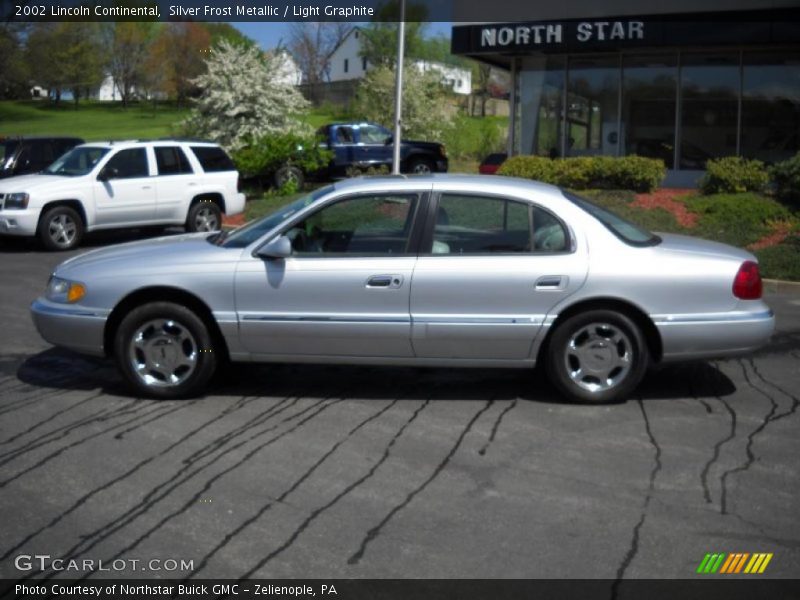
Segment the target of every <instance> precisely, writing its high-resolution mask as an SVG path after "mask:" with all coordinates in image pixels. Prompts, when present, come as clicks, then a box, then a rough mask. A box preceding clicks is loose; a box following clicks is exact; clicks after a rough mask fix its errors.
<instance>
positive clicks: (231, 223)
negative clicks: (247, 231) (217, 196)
mask: <svg viewBox="0 0 800 600" xmlns="http://www.w3.org/2000/svg"><path fill="white" fill-rule="evenodd" d="M222 224H223V225H225V226H228V227H239V226H240V225H244V224H245V220H244V213H239V214H238V215H232V216H230V217H229V216H228V215H222Z"/></svg>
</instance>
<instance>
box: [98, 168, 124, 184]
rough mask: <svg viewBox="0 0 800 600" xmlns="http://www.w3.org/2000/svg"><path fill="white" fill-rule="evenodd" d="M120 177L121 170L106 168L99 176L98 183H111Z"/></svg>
mask: <svg viewBox="0 0 800 600" xmlns="http://www.w3.org/2000/svg"><path fill="white" fill-rule="evenodd" d="M117 177H119V170H118V169H115V168H114V167H104V168H103V170H102V171H100V174H99V175H98V176H97V181H110V180H111V179H116V178H117Z"/></svg>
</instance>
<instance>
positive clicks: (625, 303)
mask: <svg viewBox="0 0 800 600" xmlns="http://www.w3.org/2000/svg"><path fill="white" fill-rule="evenodd" d="M761 287H762V286H761V278H760V275H759V272H758V265H757V264H756V262H755V258H754V257H753V256H752V255H751V254H749V253H748V252H746V251H744V250H739V249H737V248H732V247H730V246H725V245H723V244H718V243H714V242H708V241H704V240H699V239H693V238H689V237H684V236H679V235H667V234H663V235H662V234H659V235H656V234H653V233H650V232H648V231H645V230H643V229H641V228H639V227H637V226H635V225H633V224H631V223H629V222H627V221H625V220H624V219H621V218H620V217H618V216H616V215H614V214H612V213H611V212H609V211H607V210H605V209H603V208H600V207H598V206H596V205H594V204H592V203H590V202H589V201H587V200H584V199H582V198H580V197H578V196H575V195H573V194H572V193H570V192H567V191H564V190H561V189H558V188H556V187H552V186H549V185H544V184H538V183H534V182H530V181H523V180H516V179H511V178H498V177H481V176H447V175H444V176H425V177H384V178H375V179H372V178H367V179H357V180H350V181H345V182H341V183H337V184H335V185H332V186H329V187H325V188H322V189H319V190H317V191H315V192H314V193H312V194H310V195H308V196H306V197H303V198H301V199H299V200H297V201H295V202H294V203H292V204H290V205H288V206H286V207H284V208H282V209H281V210H279V211H277V212H275V213H274V214H272V215H270V216H268V217H265V218H263V219H260V220H258V221H254V222H252V223H249V224H248V225H245V226H244V227H241V228H240V229H237V230H235V231H233V232H231V233H220V232H216V233H196V234H190V235H181V236H177V237H164V238H159V239H153V240H146V241H139V242H134V243H130V244H124V245H120V246H113V247H108V248H103V249H100V250H94V251H92V252H88V253H86V254H83V255H81V256H78V257H76V258H72V259H70V260H67V261H66V262H64V263H62V264H61V265H60V266H58V267H57V268H56V270H55V272H54V273H53V275H52V277H51V278H50V282H49V283H48V285H47V291H46V294H45V295H44V297H42V298H39V299H38V300H36V301H35V302H34V303H33V305H32V307H31V311H32V313H33V319H34V321H35V323H36V326H37V328H38V330H39V332H40V333H41V335H42V336H43V337H44V338H45V339H46V340H47V341H49V342H51V343H53V344H56V345H58V346H64V347H66V348H71V349H73V350H76V351H78V352H84V353H88V354H94V355H98V356H103V355H107V356H113V357H114V358H115V360H116V362H117V364H118V366H119V368H120V370H121V371H122V373H123V374H124V376H125V377H126V378H127V379H128V381H130V383H131V384H132V385H133V387H134V388H135V389H136V391H137V393H140V394H145V395H149V396H153V397H158V398H175V397H186V396H191V395H194V394H198V393H200V392H201V391H202V390H203V388H204V386H205V385H206V384H207V382H208V381H209V379H210V378H211V376H212V374H213V373H214V371H215V370H216V369H217V367H218V366H220V365H221V364H223V363H225V362H226V361H227V360H233V361H252V362H311V363H352V364H377V365H416V366H446V367H521V368H529V367H532V366H534V365H535V364H536V363H537V362H540V361H541V362H543V363H544V365H545V367H546V370H547V373H548V374H549V377H550V378H551V380H552V382H553V384H554V385H555V386H556V387H557V388H558V389H559V390H560V391H561V392H562V393H563V394H564V395H565V396H567V397H569V398H571V399H573V400H577V401H582V402H596V403H600V402H609V401H613V400H619V399H624V398H625V397H626V396H628V395H629V394H630V393H631V392H632V391H633V390H634V388H635V387H636V386H637V384H638V383H639V382H640V380H641V379H642V376H643V375H644V373H645V371H646V369H647V367H648V365H650V364H653V363H661V362H667V361H675V360H685V359H695V358H705V357H721V356H729V355H735V354H740V353H746V352H751V351H753V350H755V349H756V348H758V347H760V346H762V345H764V344H765V343H766V342H767V341H768V339H769V337H770V335H771V334H772V331H773V328H774V317H773V313H772V311H771V310H770V309H769V307H768V306H767V305H766V304H765V303H764V302H763V301H762V300H761Z"/></svg>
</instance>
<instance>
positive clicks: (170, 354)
mask: <svg viewBox="0 0 800 600" xmlns="http://www.w3.org/2000/svg"><path fill="white" fill-rule="evenodd" d="M114 356H115V359H116V361H117V366H118V367H119V369H120V371H121V372H122V374H123V375H124V376H125V378H126V379H127V380H128V381H129V382H130V384H131V385H132V386H133V387H134V388H135V389H136V391H137V393H139V394H141V395H143V396H150V397H155V398H164V399H170V398H184V397H187V396H192V395H196V394H197V393H199V392H201V391H202V389H203V388H204V387H205V385H206V384H207V383H208V381H209V379H211V377H212V376H213V375H214V371H215V370H216V367H217V356H216V354H215V352H214V344H213V339H212V336H211V333H210V332H209V329H208V327H207V326H206V324H205V323H204V322H203V320H202V319H200V317H198V316H197V315H196V314H195V313H194V312H192V311H191V310H189V309H188V308H186V307H183V306H180V305H178V304H173V303H171V302H151V303H149V304H144V305H142V306H139V307H138V308H136V309H134V310H132V311H131V312H130V313H128V315H127V316H126V317H125V318H124V319H123V320H122V322H121V323H120V325H119V328H118V329H117V333H116V337H115V338H114Z"/></svg>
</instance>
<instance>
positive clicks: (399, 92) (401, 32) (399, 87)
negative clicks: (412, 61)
mask: <svg viewBox="0 0 800 600" xmlns="http://www.w3.org/2000/svg"><path fill="white" fill-rule="evenodd" d="M405 38H406V0H400V22H399V23H398V25H397V68H396V69H395V84H394V139H393V140H392V143H393V144H394V148H393V150H394V153H393V157H392V174H393V175H399V174H400V139H401V137H402V127H401V118H402V112H403V54H404V53H405Z"/></svg>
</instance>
